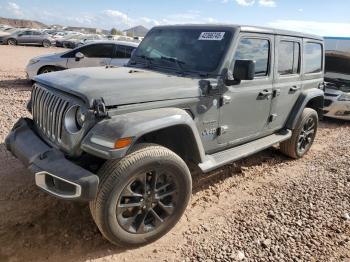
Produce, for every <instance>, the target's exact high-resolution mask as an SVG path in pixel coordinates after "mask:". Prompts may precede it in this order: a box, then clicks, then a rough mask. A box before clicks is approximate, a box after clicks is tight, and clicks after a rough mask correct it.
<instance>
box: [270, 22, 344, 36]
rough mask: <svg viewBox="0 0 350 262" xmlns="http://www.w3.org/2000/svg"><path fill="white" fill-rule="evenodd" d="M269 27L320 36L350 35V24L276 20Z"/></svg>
mask: <svg viewBox="0 0 350 262" xmlns="http://www.w3.org/2000/svg"><path fill="white" fill-rule="evenodd" d="M268 26H271V27H275V28H281V29H288V30H294V31H299V32H305V33H311V34H316V35H320V36H340V37H341V36H343V37H348V36H349V35H350V23H332V22H317V21H300V20H276V21H273V22H270V23H268Z"/></svg>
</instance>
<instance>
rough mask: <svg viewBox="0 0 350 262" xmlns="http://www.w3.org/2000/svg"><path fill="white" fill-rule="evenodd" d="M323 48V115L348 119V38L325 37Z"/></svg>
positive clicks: (349, 100) (349, 45)
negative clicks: (324, 71) (324, 57)
mask: <svg viewBox="0 0 350 262" xmlns="http://www.w3.org/2000/svg"><path fill="white" fill-rule="evenodd" d="M325 48H326V73H325V82H326V85H325V87H326V89H325V107H324V115H325V116H327V117H332V118H337V119H343V120H350V38H339V37H327V38H325Z"/></svg>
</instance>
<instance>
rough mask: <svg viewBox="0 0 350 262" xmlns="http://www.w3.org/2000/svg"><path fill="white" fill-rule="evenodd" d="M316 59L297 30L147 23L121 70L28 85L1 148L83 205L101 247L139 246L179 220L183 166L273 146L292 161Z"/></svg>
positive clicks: (187, 190) (304, 127) (315, 87)
mask: <svg viewBox="0 0 350 262" xmlns="http://www.w3.org/2000/svg"><path fill="white" fill-rule="evenodd" d="M83 48H84V47H83ZM323 54H324V52H323V38H322V37H318V36H314V35H308V34H302V33H295V32H289V31H283V30H274V29H267V28H260V27H252V26H249V27H245V26H229V25H227V26H224V25H181V26H163V27H154V28H153V29H151V31H150V32H149V33H148V34H147V36H146V37H145V39H144V40H143V41H142V42H141V44H140V46H139V47H138V48H137V49H136V51H135V52H134V53H133V55H132V58H131V59H130V61H129V64H128V66H127V67H118V68H110V67H98V68H97V67H94V68H80V69H71V70H66V71H61V72H55V73H50V74H44V75H40V76H37V77H35V81H36V83H35V84H34V86H33V90H32V95H31V101H30V102H29V103H28V108H29V110H30V112H31V113H32V119H29V118H22V119H20V120H19V121H18V122H17V123H16V124H15V125H14V127H13V129H12V131H11V132H10V134H9V136H8V137H7V138H6V142H5V144H6V146H7V148H8V149H9V150H10V151H11V152H12V153H13V154H14V155H15V156H17V157H18V158H19V159H20V160H21V161H22V162H23V163H24V164H25V165H26V166H27V167H29V169H30V170H31V171H32V173H34V176H35V183H36V184H37V186H39V187H40V188H41V189H43V190H44V191H46V192H48V193H50V194H52V195H54V196H56V197H58V198H62V199H70V200H72V199H76V200H82V201H90V209H91V214H92V217H93V219H94V220H95V222H96V224H97V225H98V228H99V229H100V231H101V232H102V234H103V236H104V237H106V238H107V239H108V240H109V241H111V242H112V243H114V244H117V245H123V246H138V245H144V244H147V243H150V242H152V241H155V240H156V239H158V238H160V237H161V236H163V235H164V234H166V233H167V232H168V231H169V230H170V229H171V228H172V227H174V225H175V224H176V223H177V221H178V220H179V219H180V218H181V216H182V214H183V213H184V211H185V209H186V206H187V204H188V202H189V200H190V197H191V190H192V180H191V173H190V170H189V167H188V166H189V165H197V166H198V168H200V169H201V170H202V171H203V172H204V173H207V172H209V171H211V170H214V169H216V168H219V167H221V166H223V165H225V164H228V163H230V162H232V161H235V160H237V159H240V158H243V157H246V156H248V155H251V154H254V153H256V152H258V151H260V150H263V149H266V148H268V147H270V146H272V145H275V144H278V143H279V144H280V150H281V151H282V153H284V154H286V155H287V156H289V157H292V158H301V157H303V156H304V155H305V154H306V153H307V152H308V150H309V149H310V147H311V145H312V143H313V141H314V138H315V135H316V132H317V126H318V112H319V113H320V112H322V107H323V101H324V94H323V90H321V89H320V87H322V84H323V81H324V80H323V77H324V55H323ZM78 58H79V56H78Z"/></svg>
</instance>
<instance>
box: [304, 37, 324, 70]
mask: <svg viewBox="0 0 350 262" xmlns="http://www.w3.org/2000/svg"><path fill="white" fill-rule="evenodd" d="M319 72H322V45H321V44H319V43H306V44H305V46H304V73H305V74H312V73H319Z"/></svg>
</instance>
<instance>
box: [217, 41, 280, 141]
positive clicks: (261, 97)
mask: <svg viewBox="0 0 350 262" xmlns="http://www.w3.org/2000/svg"><path fill="white" fill-rule="evenodd" d="M273 51H274V36H271V35H259V36H256V35H254V34H242V35H241V36H240V40H239V43H238V46H237V49H236V52H235V55H234V57H233V58H232V59H233V63H232V64H233V65H234V61H235V60H238V59H239V60H244V59H247V60H254V61H255V62H256V68H255V79H254V80H249V81H242V82H241V83H240V84H239V85H233V86H227V87H225V88H224V90H223V93H222V103H221V105H222V106H221V108H220V132H221V135H220V136H219V143H220V144H224V145H226V146H234V145H237V144H241V143H245V142H248V141H250V140H253V139H256V138H257V137H259V136H263V135H264V134H265V133H268V130H267V126H268V122H269V118H270V109H271V99H272V95H273V93H272V81H273V71H272V68H273V64H274V61H273V59H272V58H273ZM232 68H233V66H232Z"/></svg>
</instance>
